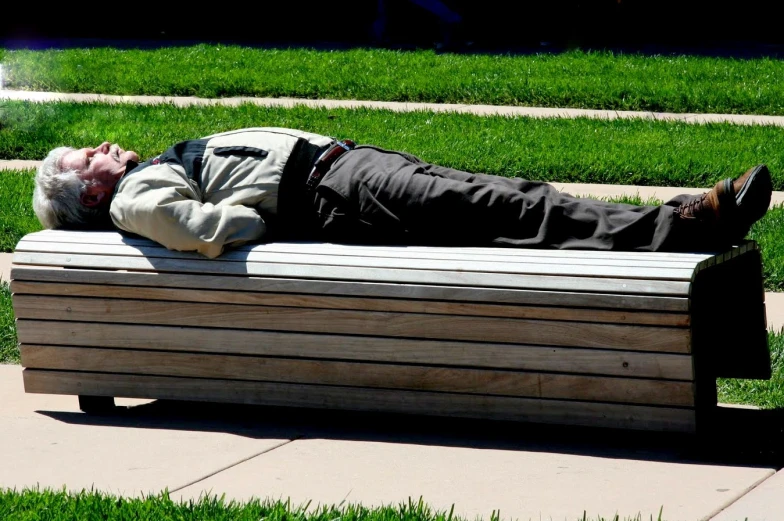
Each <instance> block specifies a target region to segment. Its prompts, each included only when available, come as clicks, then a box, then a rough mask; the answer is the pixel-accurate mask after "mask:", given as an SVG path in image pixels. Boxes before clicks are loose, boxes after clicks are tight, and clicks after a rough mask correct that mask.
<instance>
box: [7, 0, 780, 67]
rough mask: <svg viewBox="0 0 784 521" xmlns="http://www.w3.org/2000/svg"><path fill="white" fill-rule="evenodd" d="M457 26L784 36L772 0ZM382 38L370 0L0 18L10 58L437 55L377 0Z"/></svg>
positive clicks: (667, 47) (493, 44)
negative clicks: (56, 51)
mask: <svg viewBox="0 0 784 521" xmlns="http://www.w3.org/2000/svg"><path fill="white" fill-rule="evenodd" d="M443 1H444V3H445V4H447V5H448V6H449V7H450V8H451V9H453V10H454V11H455V12H457V13H459V14H460V15H461V16H462V17H463V24H462V27H460V28H459V34H457V35H456V36H455V40H456V44H455V45H454V46H453V47H452V48H444V49H442V50H449V51H454V52H488V53H499V52H521V53H524V52H541V51H542V50H552V51H559V50H563V49H568V48H583V49H617V50H621V51H624V50H625V51H636V52H652V53H662V52H664V53H666V52H673V53H678V52H694V53H699V54H715V55H735V56H752V55H774V56H778V55H780V54H781V50H782V47H784V45H783V44H784V29H782V28H781V27H777V26H780V25H781V24H780V23H779V20H781V18H780V16H779V15H778V11H777V9H776V7H777V3H776V2H773V1H771V0H744V1H742V2H730V3H721V2H707V1H700V2H695V1H688V0H687V1H675V0H659V1H654V0H588V1H585V0H583V1H577V0H556V1H540V2H514V1H506V2H503V1H499V0H482V1H477V0H474V1H469V0H443ZM31 4H32V2H31ZM387 5H388V23H387V26H386V28H387V31H386V38H385V40H383V41H381V40H378V39H377V38H374V37H373V33H372V30H371V29H372V25H373V22H374V20H375V19H376V15H377V1H376V0H355V1H353V2H343V3H341V2H312V1H304V2H303V1H299V2H297V1H287V0H280V1H276V2H266V1H256V2H252V3H248V4H241V3H237V2H211V3H204V2H202V3H200V5H197V3H196V2H192V3H188V4H184V3H177V4H175V3H167V2H160V3H157V4H150V3H144V4H140V3H130V2H129V3H117V4H108V5H107V4H100V5H95V6H93V5H90V4H89V3H88V4H84V3H72V4H69V5H67V6H66V5H64V3H61V4H58V5H53V6H49V7H47V8H46V9H43V8H41V7H40V4H38V5H35V6H30V7H27V6H26V5H24V4H16V5H15V6H14V9H13V12H11V10H10V9H9V10H4V11H6V12H4V13H2V14H1V15H0V17H2V20H0V40H1V41H0V43H2V44H3V45H4V46H5V47H8V48H21V47H26V48H48V47H73V46H100V45H113V46H119V47H155V46H166V45H190V44H193V43H196V42H205V43H233V44H242V45H250V46H268V47H275V46H277V47H284V46H307V47H318V48H347V47H359V46H361V47H386V48H397V49H413V48H436V46H437V44H438V43H439V42H442V41H443V39H444V38H443V34H442V32H441V27H440V25H439V20H438V18H437V17H436V16H435V15H433V14H432V13H430V12H429V11H427V10H425V9H423V8H421V7H419V6H416V5H414V4H412V3H410V2H408V1H406V0H387Z"/></svg>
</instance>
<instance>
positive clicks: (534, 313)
mask: <svg viewBox="0 0 784 521" xmlns="http://www.w3.org/2000/svg"><path fill="white" fill-rule="evenodd" d="M11 291H12V292H13V293H16V294H19V295H22V294H30V295H51V296H67V297H99V298H100V297H105V298H119V299H137V300H138V299H141V300H162V301H181V302H202V303H213V304H244V305H256V306H280V307H305V308H317V309H342V310H363V311H391V312H400V313H429V314H442V315H468V316H487V317H505V318H529V319H541V320H566V321H576V322H601V323H615V324H638V325H657V326H672V327H687V326H688V325H689V315H688V314H686V313H680V314H676V313H645V312H635V311H609V310H602V309H582V308H578V309H575V308H567V307H533V306H509V305H500V304H479V303H466V302H440V301H425V300H400V299H384V298H354V297H331V296H322V295H303V294H287V293H259V292H237V291H219V290H213V291H209V290H203V289H198V290H196V289H179V288H155V287H144V286H106V285H98V284H52V283H42V282H24V281H17V280H15V281H13V282H12V283H11Z"/></svg>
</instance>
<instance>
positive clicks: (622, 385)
mask: <svg viewBox="0 0 784 521" xmlns="http://www.w3.org/2000/svg"><path fill="white" fill-rule="evenodd" d="M21 351H22V364H23V365H24V366H25V367H29V368H33V369H58V370H68V371H95V372H101V373H122V374H142V375H157V376H178V377H196V378H214V379H226V380H254V381H266V382H283V383H302V384H319V385H341V386H346V387H357V388H384V389H408V390H415V391H433V392H453V393H468V394H486V395H496V396H525V397H531V398H550V399H567V400H586V401H596V402H610V403H634V404H643V405H670V406H677V407H691V406H694V389H693V385H692V384H691V382H672V381H662V380H651V379H640V378H637V379H633V378H616V377H599V376H583V375H573V374H571V375H569V374H554V373H532V372H521V371H508V370H504V371H501V370H488V369H471V368H455V367H443V366H437V367H434V366H418V365H395V364H378V363H357V362H338V361H333V360H329V361H327V360H308V359H284V358H268V357H249V356H236V355H235V356H232V355H215V354H195V353H171V352H169V353H167V352H161V351H132V350H122V349H91V348H75V347H62V346H36V345H23V346H22V349H21Z"/></svg>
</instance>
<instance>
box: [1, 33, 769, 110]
mask: <svg viewBox="0 0 784 521" xmlns="http://www.w3.org/2000/svg"><path fill="white" fill-rule="evenodd" d="M4 69H6V88H9V89H28V90H46V91H60V92H81V93H93V92H95V93H102V94H126V95H127V94H139V95H164V96H199V97H208V98H209V97H226V96H254V97H297V98H312V99H315V98H322V99H323V98H329V99H361V100H376V101H402V102H433V103H471V104H489V105H525V106H542V107H573V108H591V109H609V110H634V111H653V112H697V113H728V114H729V113H731V114H768V115H781V114H784V105H782V104H781V99H782V98H784V84H783V83H782V82H780V81H778V79H779V78H781V77H782V76H783V75H784V62H782V61H781V60H776V59H772V58H757V59H746V60H739V59H733V58H713V57H697V56H684V55H681V56H664V55H659V56H643V55H639V54H619V53H612V52H599V51H591V52H586V51H580V50H574V51H569V52H565V53H559V54H546V53H542V54H532V55H520V56H513V55H478V54H477V55H467V54H466V55H461V54H437V53H435V52H433V51H414V52H410V51H393V50H385V49H352V50H341V51H322V50H312V49H254V48H250V47H242V46H226V45H206V44H202V45H195V46H186V47H169V48H163V49H153V50H138V49H137V50H120V49H111V48H96V49H66V50H46V51H30V50H10V51H7V52H6V56H5V58H4Z"/></svg>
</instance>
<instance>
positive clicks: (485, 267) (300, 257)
mask: <svg viewBox="0 0 784 521" xmlns="http://www.w3.org/2000/svg"><path fill="white" fill-rule="evenodd" d="M41 245H46V246H48V247H47V248H45V249H44V248H41V247H40V246H41ZM74 246H76V247H74ZM16 252H18V253H22V252H36V253H39V252H40V253H44V254H47V253H54V254H62V253H65V254H74V255H79V256H84V255H100V256H101V258H104V256H116V257H123V258H128V257H140V258H144V259H146V260H148V262H150V263H153V264H156V265H157V264H158V263H159V262H161V261H163V260H166V261H170V260H171V259H175V260H178V261H179V260H180V259H183V258H184V257H183V255H182V254H181V253H179V252H175V251H171V250H167V249H163V248H146V247H135V246H114V245H112V246H104V245H96V244H80V245H74V244H64V243H36V242H26V243H25V244H20V245H19V246H18V247H17V248H16ZM189 258H190V259H191V260H194V261H196V262H200V261H202V260H203V258H200V257H198V254H192V255H191V256H190V257H189ZM153 259H155V260H153ZM212 262H213V264H216V265H222V266H228V265H230V264H231V263H232V262H236V263H241V266H240V267H244V266H250V265H253V264H258V265H264V266H266V265H276V264H285V265H286V266H299V267H301V268H305V269H308V268H313V267H316V268H322V267H327V268H329V267H339V268H344V267H350V268H358V269H366V268H370V269H378V268H383V269H391V270H417V271H433V272H445V273H452V272H460V273H471V274H475V273H482V274H503V275H508V274H527V275H564V276H569V277H611V278H631V279H660V280H686V281H688V280H691V277H692V274H693V273H694V266H693V265H691V266H690V265H688V264H686V265H684V264H679V263H674V264H675V267H668V265H667V264H666V263H662V265H660V266H657V265H656V263H650V262H648V263H643V262H642V261H629V262H615V263H610V262H609V261H607V263H604V264H601V265H600V264H580V263H577V264H572V263H569V262H566V261H564V262H558V263H551V262H550V263H546V262H529V261H528V260H526V261H525V262H523V261H519V262H494V261H487V260H485V261H472V260H431V259H410V258H407V257H360V256H345V255H343V256H340V255H312V254H297V253H275V252H263V253H262V252H253V251H252V252H250V253H247V254H243V255H242V256H238V255H237V252H230V253H228V254H225V255H221V256H220V257H219V258H218V259H215V260H213V261H212ZM225 269H227V270H229V271H232V268H229V267H226V268H225Z"/></svg>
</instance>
